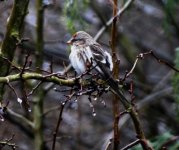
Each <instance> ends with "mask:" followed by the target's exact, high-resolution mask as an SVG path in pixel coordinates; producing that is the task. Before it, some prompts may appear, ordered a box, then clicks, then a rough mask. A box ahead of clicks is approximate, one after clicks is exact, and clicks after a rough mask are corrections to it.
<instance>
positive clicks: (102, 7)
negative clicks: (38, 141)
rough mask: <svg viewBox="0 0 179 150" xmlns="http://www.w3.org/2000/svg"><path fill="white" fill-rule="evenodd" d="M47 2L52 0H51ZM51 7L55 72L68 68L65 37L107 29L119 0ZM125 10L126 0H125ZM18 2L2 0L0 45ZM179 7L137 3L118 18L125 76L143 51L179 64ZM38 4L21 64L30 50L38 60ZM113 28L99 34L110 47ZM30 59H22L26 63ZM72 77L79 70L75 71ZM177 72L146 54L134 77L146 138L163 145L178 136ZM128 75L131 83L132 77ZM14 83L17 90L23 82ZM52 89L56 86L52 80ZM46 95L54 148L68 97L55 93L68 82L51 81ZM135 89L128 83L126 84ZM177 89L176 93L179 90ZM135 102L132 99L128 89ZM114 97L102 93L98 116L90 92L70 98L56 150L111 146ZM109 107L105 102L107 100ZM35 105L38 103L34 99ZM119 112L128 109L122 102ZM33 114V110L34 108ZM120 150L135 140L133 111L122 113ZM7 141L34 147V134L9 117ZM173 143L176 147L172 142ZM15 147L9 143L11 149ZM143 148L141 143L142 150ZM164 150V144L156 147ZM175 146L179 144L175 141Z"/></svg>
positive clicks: (48, 32)
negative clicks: (115, 4) (131, 115)
mask: <svg viewBox="0 0 179 150" xmlns="http://www.w3.org/2000/svg"><path fill="white" fill-rule="evenodd" d="M44 2H45V1H44ZM46 2H49V3H50V5H48V6H47V8H45V16H44V19H45V20H44V41H45V48H44V56H45V61H44V63H43V66H44V69H46V68H48V67H49V65H50V63H51V62H52V61H53V69H54V70H53V71H54V72H61V71H63V70H64V64H65V65H66V66H68V64H69V60H68V54H69V47H68V46H67V45H66V43H65V42H66V41H67V40H68V39H69V38H70V36H71V35H72V34H73V33H74V32H76V31H78V30H84V31H86V32H88V33H90V34H91V35H92V36H93V37H95V36H96V34H97V33H98V31H99V30H100V29H101V27H103V26H105V23H106V22H107V21H108V20H109V19H110V18H111V17H112V9H113V2H112V0H54V1H46ZM118 3H119V6H118V8H120V7H121V5H122V3H123V1H119V2H118ZM12 4H13V1H11V0H7V1H2V2H0V42H1V41H2V40H3V37H4V35H5V32H6V23H7V20H8V17H9V14H10V12H11V9H12ZM178 14H179V5H178V1H177V0H157V1H151V0H134V2H133V3H132V5H131V6H130V8H129V9H127V10H126V11H125V12H124V14H123V15H122V16H121V17H119V18H118V22H117V31H118V33H117V38H116V43H117V45H116V51H117V55H118V58H119V59H120V77H121V78H122V77H123V76H124V73H125V72H126V71H127V70H130V69H131V67H132V65H133V63H134V61H135V59H136V56H137V55H138V54H139V53H142V52H148V51H150V50H152V51H153V52H154V53H155V55H156V56H158V57H159V58H160V59H162V60H165V61H166V62H168V63H170V64H171V65H173V66H175V65H176V66H177V65H178V66H179V64H175V62H177V57H176V56H177V55H176V54H177V51H176V49H177V47H178V46H179V15H178ZM35 28H36V13H35V1H34V0H31V1H30V4H29V13H28V14H27V16H26V19H25V23H24V29H22V30H23V38H28V39H29V41H28V42H25V43H24V45H23V46H22V48H19V49H17V51H16V55H15V58H14V62H15V63H19V64H21V63H22V62H23V61H24V57H25V54H27V53H30V57H31V58H32V59H33V55H34V52H35V40H36V30H35ZM110 35H111V26H109V27H108V28H107V29H106V30H105V32H104V33H103V34H102V35H101V36H100V38H98V40H97V41H98V42H99V43H100V44H102V45H103V46H104V47H105V48H106V49H108V50H109V51H110V45H109V41H110ZM22 64H23V63H22ZM68 74H69V75H73V74H74V71H73V69H71V70H70V72H69V73H68ZM176 76H177V75H176V73H174V71H173V70H172V69H171V68H169V67H167V66H166V65H164V64H161V63H158V62H157V61H156V60H155V59H154V58H153V57H151V56H147V57H145V58H144V59H143V60H140V61H139V62H138V64H137V67H136V68H135V70H134V72H133V74H132V75H131V78H130V79H132V80H133V81H134V94H135V96H136V97H135V103H136V107H137V109H138V112H139V116H140V119H141V122H142V126H143V129H144V131H145V134H146V137H147V139H148V140H150V141H151V143H152V144H153V145H154V146H156V147H157V145H158V149H159V148H160V146H161V145H162V144H165V142H167V141H170V140H171V138H174V137H178V134H179V119H178V118H179V114H178V109H177V107H178V103H177V98H176V97H177V89H176V87H175V85H177V83H175V84H173V83H174V82H175V79H176V78H177V77H176ZM130 79H129V81H130ZM13 86H14V87H15V88H16V89H18V88H19V85H18V82H14V83H13ZM46 86H49V84H46ZM50 86H51V87H52V88H51V89H50V90H49V91H48V94H47V96H46V97H45V99H44V111H45V112H46V111H47V110H49V109H52V110H51V111H50V112H48V113H47V114H45V115H44V138H45V142H46V144H47V147H49V149H50V148H51V144H52V137H53V131H54V129H55V127H56V124H57V119H58V115H59V109H57V108H56V107H58V106H60V103H61V101H63V100H64V96H63V95H64V93H60V92H55V91H54V88H57V89H59V90H61V89H65V88H66V87H60V86H57V85H53V86H52V85H50ZM126 86H127V87H126V88H128V85H126ZM173 89H175V90H174V92H173ZM126 96H127V97H128V98H129V99H130V96H129V95H128V94H126ZM111 97H112V94H110V93H107V94H105V95H102V97H100V98H99V99H98V100H93V101H92V103H93V105H94V108H95V113H96V116H94V115H93V113H92V108H91V107H90V103H89V100H88V98H87V97H85V96H82V97H80V98H79V99H78V100H77V101H75V100H71V102H69V103H68V104H67V105H66V107H65V110H64V114H63V120H62V124H61V126H60V129H59V133H58V138H57V143H56V149H64V150H66V149H78V150H79V149H82V150H91V149H93V150H99V149H105V146H106V145H107V143H108V142H109V139H111V138H112V135H113V114H112V113H113V112H112V109H113V108H112V102H111V99H112V98H111ZM5 101H6V102H7V101H10V103H9V106H8V107H9V108H10V109H12V110H13V111H15V112H19V113H21V114H23V109H22V108H21V106H20V105H19V104H18V102H17V101H16V99H15V98H14V93H13V92H12V91H11V90H7V91H6V93H5ZM103 101H105V103H106V105H104V102H103ZM31 105H32V104H31ZM53 108H54V109H53ZM120 110H121V111H122V110H123V107H122V106H121V108H120ZM32 111H33V110H32ZM119 122H120V123H119V126H120V147H123V146H125V145H126V144H128V143H130V142H132V141H134V140H135V139H136V137H135V136H136V134H135V131H134V128H133V124H132V122H131V120H130V118H129V116H128V115H124V116H123V117H121V118H120V121H119ZM0 128H1V129H0V139H5V138H10V137H11V136H12V135H13V134H14V135H15V137H14V138H13V142H15V143H16V144H17V145H18V148H17V149H22V150H30V149H33V148H34V145H33V139H32V135H31V134H30V133H28V132H27V131H26V130H23V127H21V126H20V125H19V122H16V121H15V120H14V119H13V118H10V117H8V118H5V121H3V122H0ZM172 146H173V147H172ZM7 149H8V148H7ZM138 149H139V148H138ZM156 149H157V148H156ZM170 149H179V144H178V143H177V138H176V141H174V142H173V143H171V145H170Z"/></svg>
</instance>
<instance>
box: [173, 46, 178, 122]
mask: <svg viewBox="0 0 179 150" xmlns="http://www.w3.org/2000/svg"><path fill="white" fill-rule="evenodd" d="M175 67H176V68H179V47H178V48H176V57H175ZM173 92H174V99H175V101H176V112H177V118H176V119H177V121H178V122H179V74H178V73H177V72H175V74H174V76H173Z"/></svg>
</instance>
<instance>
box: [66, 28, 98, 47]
mask: <svg viewBox="0 0 179 150" xmlns="http://www.w3.org/2000/svg"><path fill="white" fill-rule="evenodd" d="M94 43H95V41H94V39H93V38H92V37H91V36H90V35H89V34H88V33H86V32H84V31H78V32H76V33H75V34H73V36H72V37H71V39H70V40H69V41H67V44H69V45H76V46H79V45H82V46H83V45H86V46H88V45H90V44H94Z"/></svg>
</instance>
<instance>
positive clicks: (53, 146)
mask: <svg viewBox="0 0 179 150" xmlns="http://www.w3.org/2000/svg"><path fill="white" fill-rule="evenodd" d="M66 103H67V100H66V101H65V102H64V103H62V104H61V109H60V114H59V117H58V122H57V126H56V128H55V131H54V133H53V144H52V150H55V143H56V138H57V133H58V129H59V126H60V123H61V121H62V114H63V110H64V107H65V104H66Z"/></svg>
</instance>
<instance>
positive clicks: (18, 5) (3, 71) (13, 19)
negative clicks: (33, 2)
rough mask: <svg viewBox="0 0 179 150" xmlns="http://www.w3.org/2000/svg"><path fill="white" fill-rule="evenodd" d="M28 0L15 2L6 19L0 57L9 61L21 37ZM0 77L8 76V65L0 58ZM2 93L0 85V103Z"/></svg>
mask: <svg viewBox="0 0 179 150" xmlns="http://www.w3.org/2000/svg"><path fill="white" fill-rule="evenodd" d="M28 4H29V0H23V1H22V0H15V1H14V5H13V8H12V12H11V15H10V17H9V19H8V23H7V29H6V34H5V38H4V40H3V42H2V45H1V48H0V56H4V57H6V58H7V59H8V60H9V61H12V60H13V57H14V52H15V49H16V46H17V42H18V40H19V39H20V36H21V30H22V26H23V22H24V18H25V16H26V14H27V8H28ZM0 64H1V65H0V76H6V75H7V74H8V71H9V68H10V64H6V62H4V59H3V58H2V57H0ZM3 93H4V84H1V85H0V102H1V101H2V97H3Z"/></svg>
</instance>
